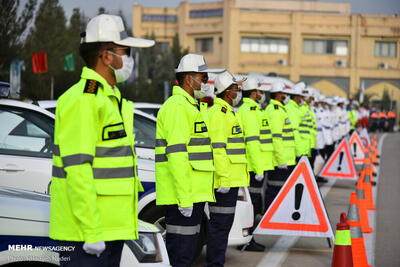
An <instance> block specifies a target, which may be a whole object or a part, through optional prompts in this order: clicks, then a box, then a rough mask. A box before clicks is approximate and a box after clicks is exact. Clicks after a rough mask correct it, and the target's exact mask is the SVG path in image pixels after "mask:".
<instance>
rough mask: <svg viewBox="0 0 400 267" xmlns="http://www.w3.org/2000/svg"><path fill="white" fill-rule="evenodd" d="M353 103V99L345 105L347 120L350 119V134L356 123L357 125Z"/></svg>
mask: <svg viewBox="0 0 400 267" xmlns="http://www.w3.org/2000/svg"><path fill="white" fill-rule="evenodd" d="M354 103H355V102H354V100H353V101H352V103H351V104H349V105H348V107H347V116H348V117H349V120H350V135H351V134H352V133H353V132H354V130H355V129H356V125H357V121H358V119H357V114H356V111H355V104H354Z"/></svg>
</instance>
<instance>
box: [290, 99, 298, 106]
mask: <svg viewBox="0 0 400 267" xmlns="http://www.w3.org/2000/svg"><path fill="white" fill-rule="evenodd" d="M288 105H291V106H294V107H295V108H299V105H297V103H296V102H294V100H293V99H290V100H289V103H288Z"/></svg>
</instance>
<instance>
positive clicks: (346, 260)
mask: <svg viewBox="0 0 400 267" xmlns="http://www.w3.org/2000/svg"><path fill="white" fill-rule="evenodd" d="M332 267H353V255H352V253H351V235H350V225H349V224H348V223H347V222H346V213H344V212H342V213H341V214H340V222H339V223H338V224H336V234H335V247H334V249H333V257H332Z"/></svg>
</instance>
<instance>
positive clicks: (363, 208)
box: [356, 188, 372, 233]
mask: <svg viewBox="0 0 400 267" xmlns="http://www.w3.org/2000/svg"><path fill="white" fill-rule="evenodd" d="M356 194H357V204H358V214H359V215H360V223H361V229H362V232H363V233H371V232H372V228H371V227H370V226H369V220H368V212H367V205H366V204H367V203H365V195H364V188H357V189H356Z"/></svg>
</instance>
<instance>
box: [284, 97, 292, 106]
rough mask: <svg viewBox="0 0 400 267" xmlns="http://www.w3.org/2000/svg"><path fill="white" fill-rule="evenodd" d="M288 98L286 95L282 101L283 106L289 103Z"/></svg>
mask: <svg viewBox="0 0 400 267" xmlns="http://www.w3.org/2000/svg"><path fill="white" fill-rule="evenodd" d="M289 100H290V97H289V96H288V95H287V96H286V97H285V99H283V104H284V105H287V104H288V103H289Z"/></svg>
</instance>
